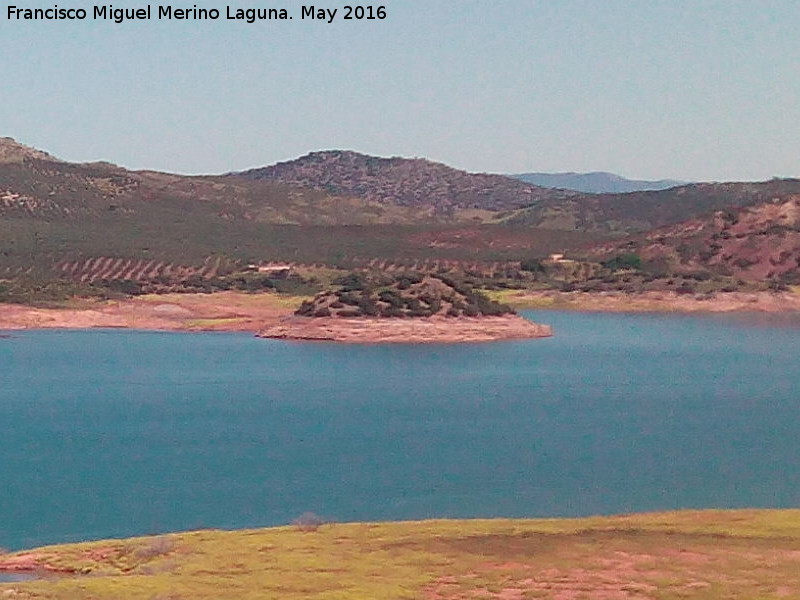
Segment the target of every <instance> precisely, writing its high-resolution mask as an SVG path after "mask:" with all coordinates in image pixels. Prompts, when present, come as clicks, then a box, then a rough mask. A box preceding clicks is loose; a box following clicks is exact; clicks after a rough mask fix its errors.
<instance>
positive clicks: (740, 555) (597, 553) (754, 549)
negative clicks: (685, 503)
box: [424, 531, 800, 600]
mask: <svg viewBox="0 0 800 600" xmlns="http://www.w3.org/2000/svg"><path fill="white" fill-rule="evenodd" d="M631 533H632V534H631V535H628V534H626V533H623V532H619V531H613V532H607V533H606V532H592V533H586V534H583V533H577V534H573V535H536V536H514V535H509V536H484V537H469V538H462V539H459V540H449V541H448V544H449V545H450V548H451V549H452V550H453V551H455V552H457V553H463V552H465V551H466V552H470V553H472V554H474V555H475V556H476V557H482V558H484V559H488V560H482V561H480V560H479V561H478V562H476V563H474V564H472V565H471V567H470V569H469V570H468V571H465V572H461V573H447V574H445V575H444V576H442V577H440V578H439V579H437V580H436V581H435V582H434V583H433V584H431V585H430V586H428V587H427V588H426V589H425V596H424V597H425V598H428V599H429V600H457V599H459V600H460V599H471V598H486V599H492V600H515V599H517V598H519V599H528V598H548V599H552V600H583V599H588V598H591V599H595V598H599V599H600V600H654V599H656V598H661V597H664V596H665V595H666V596H668V597H673V596H674V597H680V598H695V597H696V598H705V597H717V595H712V596H709V594H710V592H711V591H712V590H713V591H714V593H715V594H716V593H717V592H719V594H718V595H719V597H726V598H727V597H730V598H745V597H748V598H749V597H782V598H800V557H798V548H797V544H798V542H797V541H794V540H792V541H783V542H779V544H784V545H786V546H785V547H780V548H776V547H775V541H774V540H764V539H759V538H741V539H737V538H730V537H725V538H720V537H719V536H713V535H672V534H647V535H643V534H640V533H638V532H631ZM723 540H724V543H723ZM526 548H527V550H526ZM440 551H445V552H446V550H445V549H444V548H441V549H440ZM526 552H527V554H528V556H527V558H525V556H524V555H525V554H526ZM509 557H513V559H509ZM767 574H769V576H767Z"/></svg>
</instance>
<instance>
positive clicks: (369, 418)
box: [0, 312, 800, 548]
mask: <svg viewBox="0 0 800 600" xmlns="http://www.w3.org/2000/svg"><path fill="white" fill-rule="evenodd" d="M526 316H529V317H531V318H533V319H534V320H537V321H539V322H545V323H550V324H552V325H553V326H554V328H555V331H556V335H555V337H553V338H551V339H546V340H529V341H513V342H501V343H491V344H467V345H432V346H426V345H408V346H406V345H403V346H385V345H374V346H350V345H335V344H316V343H292V342H284V341H274V340H263V339H257V338H254V337H252V336H250V335H244V334H174V333H172V334H171V333H153V332H131V331H117V330H114V331H109V330H106V331H30V332H21V333H13V334H12V335H11V337H10V338H8V339H0V369H1V370H0V546H3V547H10V548H21V547H31V546H36V545H41V544H45V543H57V542H65V541H75V540H84V539H97V538H105V537H116V536H129V535H136V534H146V533H157V532H163V531H173V530H182V529H192V528H201V527H222V528H237V527H246V526H247V527H249V526H262V525H275V524H284V523H287V522H289V521H291V520H292V519H293V518H294V517H296V516H297V515H299V514H301V513H303V512H305V511H313V512H315V513H318V514H320V515H322V516H325V517H327V518H331V519H335V520H340V521H350V520H386V519H392V520H395V519H421V518H428V517H496V516H508V517H538V516H573V515H589V514H598V513H620V512H631V511H650V510H660V509H678V508H690V507H697V508H699V507H744V506H754V507H789V506H799V505H800V360H798V357H800V327H798V323H797V322H795V321H791V320H783V321H777V322H776V321H774V320H772V319H769V318H755V317H686V316H661V315H608V314H580V313H559V312H540V313H526Z"/></svg>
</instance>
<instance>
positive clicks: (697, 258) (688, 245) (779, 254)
mask: <svg viewBox="0 0 800 600" xmlns="http://www.w3.org/2000/svg"><path fill="white" fill-rule="evenodd" d="M619 252H629V253H635V254H638V255H639V256H641V258H642V259H644V260H646V261H651V262H652V261H662V262H664V263H668V264H672V265H676V266H678V267H682V268H684V269H690V270H692V269H694V270H697V269H707V270H709V271H712V272H715V273H719V274H724V275H732V276H734V277H737V278H741V279H745V280H777V281H781V282H785V283H800V195H796V196H791V197H789V198H787V199H775V200H771V201H768V202H763V203H760V204H757V205H755V206H750V207H747V208H740V209H736V210H725V211H717V212H715V213H714V214H712V215H709V216H707V217H704V218H699V219H691V220H688V221H685V222H683V223H680V224H678V225H674V226H671V227H664V228H660V229H656V230H654V231H651V232H649V233H647V234H645V235H642V236H638V237H634V238H632V239H630V240H627V241H625V242H622V243H612V244H604V245H602V246H600V247H599V248H598V249H597V254H598V255H600V256H603V255H609V254H614V253H619Z"/></svg>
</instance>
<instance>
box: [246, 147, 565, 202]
mask: <svg viewBox="0 0 800 600" xmlns="http://www.w3.org/2000/svg"><path fill="white" fill-rule="evenodd" d="M232 176H233V177H237V178H245V179H254V180H267V181H275V182H280V183H284V184H287V185H296V186H302V187H309V188H313V189H317V190H325V191H327V192H330V193H333V194H342V195H346V196H355V197H358V198H363V199H365V200H370V201H374V202H378V203H380V204H394V205H398V206H405V207H413V208H416V209H422V210H432V214H434V215H447V216H453V215H455V214H456V211H457V210H458V209H473V210H478V211H498V210H509V209H514V208H520V207H523V206H529V205H532V204H535V203H537V202H539V201H540V200H543V199H550V200H560V199H563V198H567V197H569V196H572V195H574V193H573V192H567V191H563V190H549V189H544V188H540V187H538V186H534V185H530V184H527V183H524V182H522V181H519V180H517V179H512V178H510V177H505V176H503V175H491V174H486V173H467V172H466V171H460V170H458V169H454V168H452V167H448V166H447V165H444V164H441V163H436V162H432V161H429V160H425V159H421V158H415V159H408V158H399V157H393V158H380V157H376V156H368V155H365V154H359V153H358V152H351V151H346V150H328V151H323V152H312V153H311V154H307V155H305V156H302V157H300V158H297V159H295V160H291V161H288V162H283V163H278V164H276V165H272V166H268V167H262V168H259V169H252V170H249V171H244V172H241V173H235V174H232Z"/></svg>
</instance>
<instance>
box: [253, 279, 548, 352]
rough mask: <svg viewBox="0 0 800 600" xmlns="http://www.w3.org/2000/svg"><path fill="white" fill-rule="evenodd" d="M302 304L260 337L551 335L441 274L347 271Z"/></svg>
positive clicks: (378, 339)
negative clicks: (323, 290)
mask: <svg viewBox="0 0 800 600" xmlns="http://www.w3.org/2000/svg"><path fill="white" fill-rule="evenodd" d="M334 283H335V284H336V285H337V286H338V287H337V288H335V289H332V290H328V291H325V292H321V293H319V294H317V295H316V296H315V297H314V298H313V299H312V300H307V301H305V302H303V304H302V305H301V306H300V308H299V309H298V310H297V311H296V312H295V313H294V315H293V316H291V317H288V318H286V319H283V320H282V321H281V322H279V323H276V324H274V325H271V326H269V327H266V328H265V329H263V330H262V331H261V332H260V333H259V336H260V337H265V338H277V339H288V340H316V341H336V342H350V343H458V342H484V341H495V340H507V339H525V338H540V337H550V336H551V335H552V334H553V332H552V329H551V328H550V327H549V326H547V325H539V324H537V323H533V322H531V321H528V320H527V319H524V318H522V317H521V316H519V315H517V314H516V313H515V311H514V310H513V309H512V308H511V307H509V306H507V305H505V304H500V303H498V302H495V301H493V300H490V299H489V298H488V297H486V296H485V295H483V294H481V293H479V292H476V291H475V290H473V289H472V288H471V287H470V286H468V285H466V284H463V283H460V282H458V281H455V280H453V279H450V278H449V277H447V276H445V275H441V274H421V273H408V272H406V273H403V274H401V275H385V274H368V273H350V274H348V275H345V276H343V277H340V278H338V279H337V280H336V281H335V282H334Z"/></svg>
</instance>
